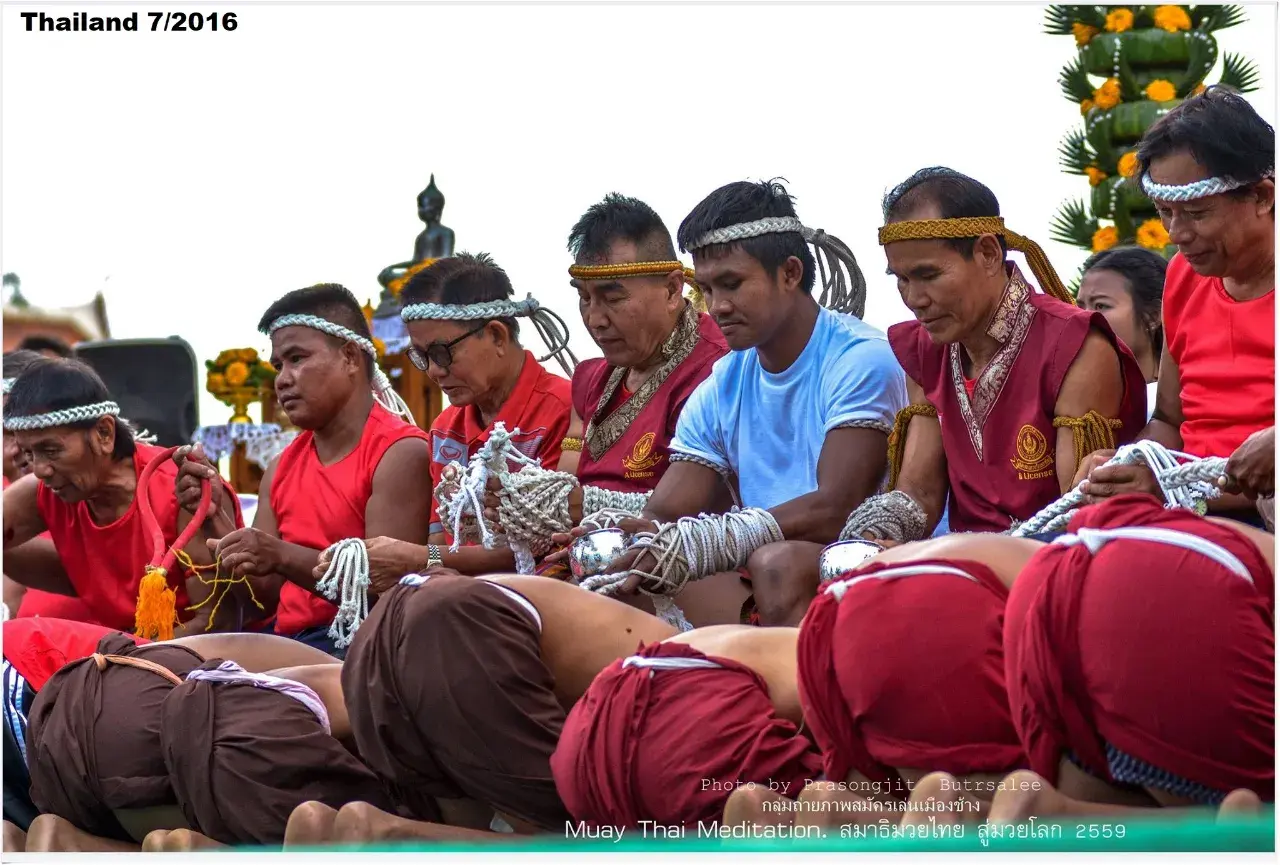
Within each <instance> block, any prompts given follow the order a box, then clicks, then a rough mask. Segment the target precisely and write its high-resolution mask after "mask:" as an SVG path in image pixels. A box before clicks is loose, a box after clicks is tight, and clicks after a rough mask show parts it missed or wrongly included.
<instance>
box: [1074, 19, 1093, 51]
mask: <svg viewBox="0 0 1280 865" xmlns="http://www.w3.org/2000/svg"><path fill="white" fill-rule="evenodd" d="M1071 32H1072V34H1073V35H1074V36H1075V37H1076V44H1077V45H1079V46H1080V47H1082V48H1083V47H1084V46H1085V45H1088V44H1089V40H1090V39H1092V38H1093V37H1095V36H1097V35H1098V28H1097V27H1090V26H1089V25H1088V24H1081V23H1080V22H1079V21H1077V22H1076V23H1074V24H1072V25H1071Z"/></svg>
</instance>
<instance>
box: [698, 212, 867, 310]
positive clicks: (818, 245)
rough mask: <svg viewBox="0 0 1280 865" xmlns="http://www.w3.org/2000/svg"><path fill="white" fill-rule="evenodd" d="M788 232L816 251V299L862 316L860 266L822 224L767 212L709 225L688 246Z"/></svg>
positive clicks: (864, 291) (864, 297)
mask: <svg viewBox="0 0 1280 865" xmlns="http://www.w3.org/2000/svg"><path fill="white" fill-rule="evenodd" d="M790 232H796V233H797V234H799V235H800V236H801V237H803V238H804V241H805V243H809V244H812V245H813V249H814V252H815V253H816V254H815V255H814V259H815V260H816V261H817V263H818V273H819V275H820V276H821V277H822V297H821V298H819V299H818V303H820V304H821V305H823V306H825V307H827V308H828V309H830V310H833V311H834V312H842V313H847V314H849V315H853V316H856V317H858V318H862V314H863V312H865V311H866V304H867V280H866V278H865V277H864V276H863V275H862V268H860V267H859V266H858V260H857V258H855V257H854V255H853V251H852V250H851V249H849V247H848V246H846V245H845V243H844V241H842V240H840V238H838V237H833V236H832V235H830V234H827V233H826V232H825V231H823V230H822V229H821V228H818V229H813V228H807V227H805V225H804V223H802V222H801V221H800V220H799V219H797V218H796V217H794V216H768V217H765V218H764V219H757V220H755V221H754V222H740V223H738V224H737V225H727V226H725V227H724V228H716V229H712V230H711V231H708V232H707V233H706V234H704V235H702V236H701V237H699V238H698V239H696V240H694V241H693V242H692V243H690V244H688V246H687V248H688V250H689V251H690V252H694V251H695V250H699V249H703V248H704V247H708V246H716V245H719V244H724V243H737V242H739V241H742V240H749V239H751V238H753V237H762V236H764V235H766V234H787V233H790ZM842 264H843V265H844V268H846V269H848V271H849V281H848V283H846V281H845V274H844V269H842V268H841V267H840V265H842ZM828 271H829V272H830V273H829V274H828Z"/></svg>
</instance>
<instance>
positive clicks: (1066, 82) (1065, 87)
mask: <svg viewBox="0 0 1280 865" xmlns="http://www.w3.org/2000/svg"><path fill="white" fill-rule="evenodd" d="M1058 85H1059V86H1060V87H1061V88H1062V95H1063V96H1065V97H1066V98H1067V100H1068V101H1070V102H1075V103H1077V104H1079V103H1081V102H1083V101H1084V100H1086V99H1092V98H1093V85H1092V84H1090V83H1089V73H1087V72H1085V71H1084V65H1083V62H1082V61H1081V58H1080V56H1079V55H1076V59H1075V60H1072V61H1071V62H1070V63H1068V64H1067V65H1066V66H1063V67H1062V71H1061V72H1060V73H1058Z"/></svg>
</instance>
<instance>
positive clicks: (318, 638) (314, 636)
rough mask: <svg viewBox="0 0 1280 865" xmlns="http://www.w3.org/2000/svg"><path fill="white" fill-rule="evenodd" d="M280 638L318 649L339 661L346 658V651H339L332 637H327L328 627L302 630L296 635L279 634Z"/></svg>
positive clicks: (320, 626)
mask: <svg viewBox="0 0 1280 865" xmlns="http://www.w3.org/2000/svg"><path fill="white" fill-rule="evenodd" d="M280 636H282V637H288V638H289V639H291V640H297V641H298V642H299V643H305V644H307V645H308V646H311V647H312V648H316V649H319V650H320V651H322V652H324V653H325V654H326V655H332V656H333V657H335V658H337V659H338V660H339V661H341V660H344V659H345V658H346V656H347V650H346V649H339V648H338V647H337V646H335V645H334V644H333V637H330V636H329V626H328V625H317V626H316V627H314V628H304V629H303V630H301V631H299V632H298V633H296V634H281V635H280Z"/></svg>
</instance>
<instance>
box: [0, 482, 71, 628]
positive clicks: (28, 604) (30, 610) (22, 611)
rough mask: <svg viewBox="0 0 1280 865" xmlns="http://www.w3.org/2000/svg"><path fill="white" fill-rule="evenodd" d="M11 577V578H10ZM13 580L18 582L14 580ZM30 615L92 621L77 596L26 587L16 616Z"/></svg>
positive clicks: (5, 483)
mask: <svg viewBox="0 0 1280 865" xmlns="http://www.w3.org/2000/svg"><path fill="white" fill-rule="evenodd" d="M3 480H4V488H5V489H6V490H7V489H9V484H10V483H12V482H11V481H10V480H9V479H8V478H4V479H3ZM39 537H42V538H48V537H49V533H48V532H42V533H41V534H40V535H39ZM10 579H12V578H10ZM14 582H19V581H17V580H15V581H14ZM32 616H43V617H45V618H49V619H67V620H69V621H72V622H92V621H93V612H92V611H91V610H90V609H89V607H88V606H87V605H86V604H85V602H84V601H82V600H80V599H79V598H73V597H71V596H70V595H58V594H55V593H53V592H43V591H41V590H40V589H26V590H25V591H24V592H23V593H22V603H21V604H19V606H18V613H17V618H19V619H25V618H28V617H32Z"/></svg>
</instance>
